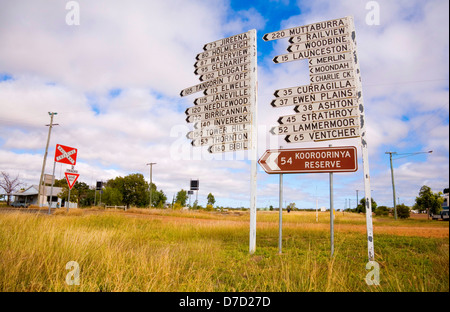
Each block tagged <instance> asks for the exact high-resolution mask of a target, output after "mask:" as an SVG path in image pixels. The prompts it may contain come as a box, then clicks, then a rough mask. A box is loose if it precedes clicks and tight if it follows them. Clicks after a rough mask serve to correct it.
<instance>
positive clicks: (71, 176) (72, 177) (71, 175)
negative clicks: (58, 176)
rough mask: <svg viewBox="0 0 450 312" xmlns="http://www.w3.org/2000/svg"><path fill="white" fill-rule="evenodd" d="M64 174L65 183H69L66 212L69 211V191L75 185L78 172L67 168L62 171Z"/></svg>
mask: <svg viewBox="0 0 450 312" xmlns="http://www.w3.org/2000/svg"><path fill="white" fill-rule="evenodd" d="M72 168H73V166H72ZM64 175H65V176H66V180H67V184H68V185H69V197H68V198H67V212H69V208H70V207H69V206H70V191H71V190H72V187H73V186H74V185H75V182H76V181H77V179H78V177H79V176H80V175H79V174H78V171H77V170H74V169H67V170H66V172H64Z"/></svg>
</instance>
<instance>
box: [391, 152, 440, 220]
mask: <svg viewBox="0 0 450 312" xmlns="http://www.w3.org/2000/svg"><path fill="white" fill-rule="evenodd" d="M427 153H433V151H428V152H415V153H403V154H397V152H386V153H385V154H389V161H390V163H391V178H392V197H393V199H394V216H395V220H397V203H396V201H395V183H394V167H393V166H392V155H393V154H395V155H403V156H402V157H397V158H396V159H399V158H403V157H409V156H413V155H417V154H427Z"/></svg>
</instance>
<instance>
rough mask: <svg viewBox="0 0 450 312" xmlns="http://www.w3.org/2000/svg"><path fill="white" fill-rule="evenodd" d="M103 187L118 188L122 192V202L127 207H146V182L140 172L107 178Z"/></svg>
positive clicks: (147, 201) (148, 198)
mask: <svg viewBox="0 0 450 312" xmlns="http://www.w3.org/2000/svg"><path fill="white" fill-rule="evenodd" d="M105 187H112V188H115V189H118V190H119V191H120V193H121V194H122V202H123V203H124V204H125V205H126V206H127V208H129V207H130V206H137V207H146V206H148V204H149V201H150V197H149V194H148V183H147V182H146V181H145V179H144V176H143V175H142V174H141V173H133V174H129V175H127V176H125V177H116V178H114V179H112V180H108V182H107V183H106V185H105ZM102 201H103V198H102Z"/></svg>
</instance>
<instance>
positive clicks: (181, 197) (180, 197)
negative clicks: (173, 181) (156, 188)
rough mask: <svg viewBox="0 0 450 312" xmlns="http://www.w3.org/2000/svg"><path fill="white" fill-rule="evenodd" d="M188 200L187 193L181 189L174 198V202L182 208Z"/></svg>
mask: <svg viewBox="0 0 450 312" xmlns="http://www.w3.org/2000/svg"><path fill="white" fill-rule="evenodd" d="M187 199H188V196H187V192H186V191H185V190H183V189H181V191H179V192H178V193H177V196H176V197H175V202H176V203H179V204H180V205H181V206H182V207H184V206H186V201H187Z"/></svg>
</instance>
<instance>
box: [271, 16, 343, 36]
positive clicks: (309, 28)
mask: <svg viewBox="0 0 450 312" xmlns="http://www.w3.org/2000/svg"><path fill="white" fill-rule="evenodd" d="M348 25H349V22H348V19H347V17H344V18H338V19H334V20H330V21H325V22H319V23H314V24H309V25H304V26H298V27H293V28H289V29H284V30H279V31H275V32H271V33H267V34H265V35H264V36H263V39H264V41H269V40H277V39H283V38H289V37H295V36H298V35H302V34H307V33H320V32H322V31H327V30H331V29H335V28H342V27H347V26H348Z"/></svg>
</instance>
